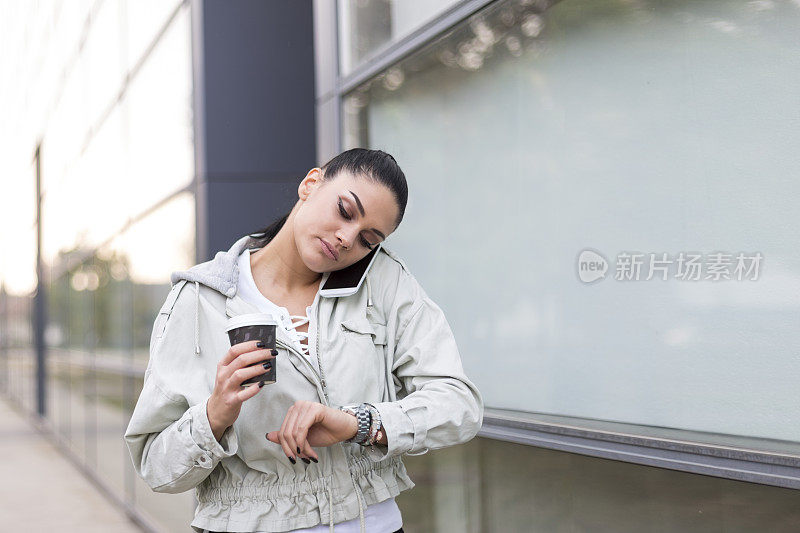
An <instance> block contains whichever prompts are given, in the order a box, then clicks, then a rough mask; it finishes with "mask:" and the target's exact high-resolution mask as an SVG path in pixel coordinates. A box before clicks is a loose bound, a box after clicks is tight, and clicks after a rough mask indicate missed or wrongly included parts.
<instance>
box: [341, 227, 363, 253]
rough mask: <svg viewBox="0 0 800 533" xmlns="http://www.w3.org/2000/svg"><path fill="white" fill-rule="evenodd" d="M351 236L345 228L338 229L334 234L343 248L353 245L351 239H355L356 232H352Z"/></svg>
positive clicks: (347, 248) (346, 248)
mask: <svg viewBox="0 0 800 533" xmlns="http://www.w3.org/2000/svg"><path fill="white" fill-rule="evenodd" d="M353 233H354V234H353V236H352V237H350V236H349V235H348V233H347V231H345V230H339V232H338V233H337V234H336V238H337V239H339V242H340V243H341V245H342V248H344V249H345V250H349V249H350V248H351V247H352V246H353V241H354V240H355V238H356V236H357V235H358V233H355V232H353Z"/></svg>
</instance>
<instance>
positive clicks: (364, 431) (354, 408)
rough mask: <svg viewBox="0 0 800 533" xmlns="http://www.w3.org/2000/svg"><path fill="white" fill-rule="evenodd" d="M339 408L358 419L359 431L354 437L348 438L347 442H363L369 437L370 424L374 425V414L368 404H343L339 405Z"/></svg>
mask: <svg viewBox="0 0 800 533" xmlns="http://www.w3.org/2000/svg"><path fill="white" fill-rule="evenodd" d="M339 410H341V411H344V412H345V413H350V414H351V415H353V416H355V417H356V419H357V420H358V431H356V434H355V436H354V437H353V438H351V439H348V440H346V441H345V442H355V443H356V444H361V443H362V442H363V441H364V440H365V439H366V438H367V437H369V430H370V426H372V414H371V413H370V411H369V409H368V408H367V406H366V404H364V403H362V404H351V405H342V406H341V407H339Z"/></svg>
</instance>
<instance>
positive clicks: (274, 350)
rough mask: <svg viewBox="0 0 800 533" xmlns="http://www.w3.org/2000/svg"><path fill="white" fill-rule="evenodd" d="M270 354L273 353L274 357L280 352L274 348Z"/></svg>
mask: <svg viewBox="0 0 800 533" xmlns="http://www.w3.org/2000/svg"><path fill="white" fill-rule="evenodd" d="M270 353H272V355H278V350H276V349H275V348H273V349H272V352H270Z"/></svg>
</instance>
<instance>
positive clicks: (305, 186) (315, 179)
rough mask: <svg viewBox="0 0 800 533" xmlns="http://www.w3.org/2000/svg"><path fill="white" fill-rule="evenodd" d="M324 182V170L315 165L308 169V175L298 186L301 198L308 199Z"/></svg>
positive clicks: (298, 193)
mask: <svg viewBox="0 0 800 533" xmlns="http://www.w3.org/2000/svg"><path fill="white" fill-rule="evenodd" d="M321 184H322V171H321V169H320V168H319V167H314V168H312V169H311V170H309V171H308V174H306V177H305V178H303V181H301V182H300V185H299V186H298V187H297V195H298V196H299V197H300V199H301V200H305V199H307V198H308V197H309V196H310V195H311V192H312V191H313V190H314V189H316V188H317V187H319V186H320V185H321Z"/></svg>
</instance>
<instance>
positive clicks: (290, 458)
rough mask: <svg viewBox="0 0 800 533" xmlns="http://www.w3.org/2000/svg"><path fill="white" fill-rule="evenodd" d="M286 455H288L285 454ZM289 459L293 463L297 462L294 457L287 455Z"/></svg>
mask: <svg viewBox="0 0 800 533" xmlns="http://www.w3.org/2000/svg"><path fill="white" fill-rule="evenodd" d="M287 457H288V455H287ZM289 460H290V461H291V462H292V464H295V463H296V462H297V461H295V460H294V457H289Z"/></svg>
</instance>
